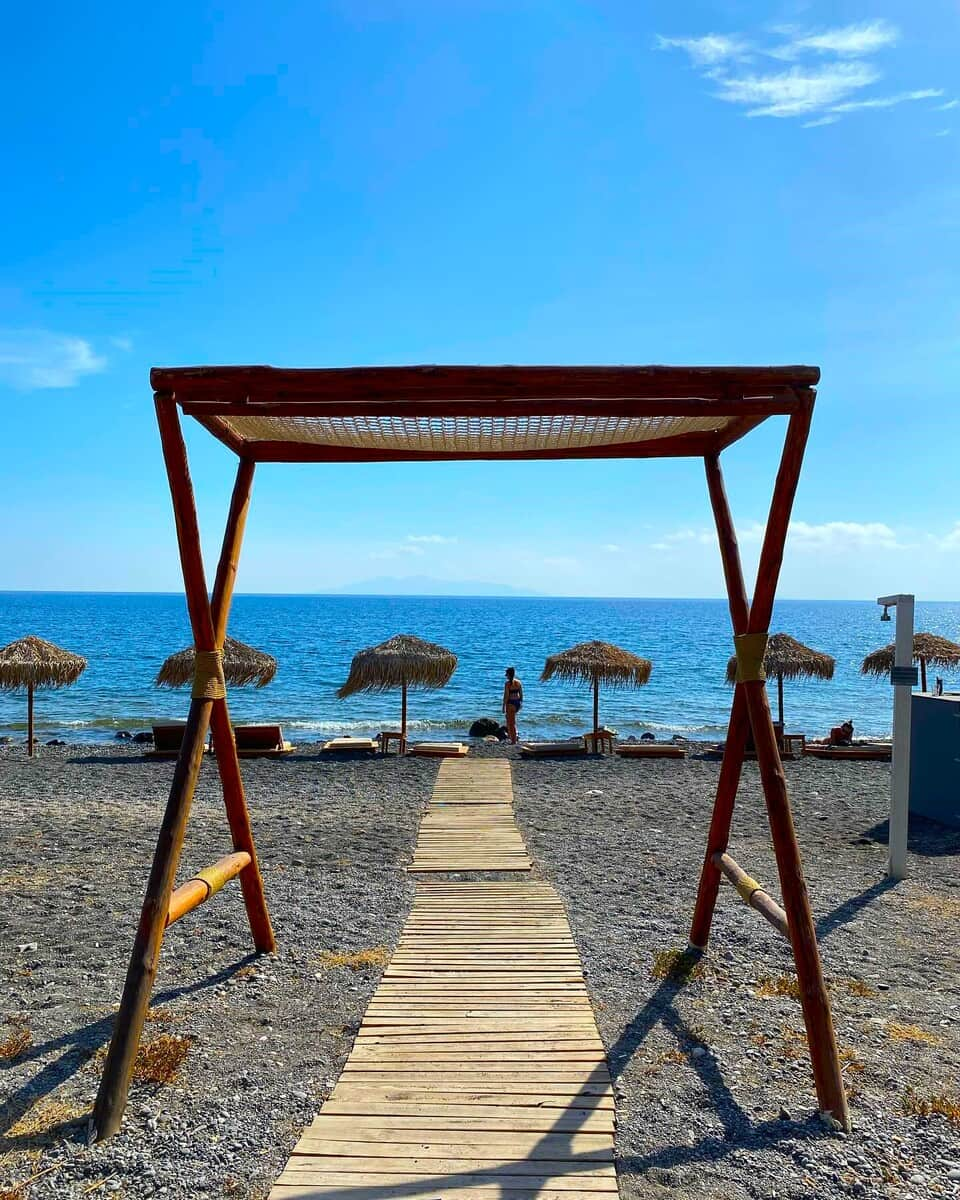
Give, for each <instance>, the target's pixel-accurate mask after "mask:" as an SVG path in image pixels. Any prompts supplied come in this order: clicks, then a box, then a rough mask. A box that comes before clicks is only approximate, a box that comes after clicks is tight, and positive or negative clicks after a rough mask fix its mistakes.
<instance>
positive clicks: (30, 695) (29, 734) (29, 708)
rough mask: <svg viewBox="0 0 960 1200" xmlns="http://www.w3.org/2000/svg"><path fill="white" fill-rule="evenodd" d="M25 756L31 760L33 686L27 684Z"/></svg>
mask: <svg viewBox="0 0 960 1200" xmlns="http://www.w3.org/2000/svg"><path fill="white" fill-rule="evenodd" d="M27 754H28V755H29V756H30V758H33V684H32V683H28V684H27Z"/></svg>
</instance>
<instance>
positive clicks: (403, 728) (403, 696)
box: [400, 680, 407, 754]
mask: <svg viewBox="0 0 960 1200" xmlns="http://www.w3.org/2000/svg"><path fill="white" fill-rule="evenodd" d="M406 750H407V681H406V680H404V681H403V683H402V684H401V685H400V753H401V754H405V753H406Z"/></svg>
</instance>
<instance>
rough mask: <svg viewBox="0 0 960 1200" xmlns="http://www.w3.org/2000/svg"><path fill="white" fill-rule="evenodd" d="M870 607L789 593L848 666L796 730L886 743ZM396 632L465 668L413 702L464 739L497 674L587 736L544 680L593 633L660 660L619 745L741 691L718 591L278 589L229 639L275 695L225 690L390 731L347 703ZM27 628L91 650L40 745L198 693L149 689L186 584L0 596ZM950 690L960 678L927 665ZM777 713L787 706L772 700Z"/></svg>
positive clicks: (574, 690)
mask: <svg viewBox="0 0 960 1200" xmlns="http://www.w3.org/2000/svg"><path fill="white" fill-rule="evenodd" d="M879 616H880V610H879V609H878V607H877V604H876V602H875V600H873V599H870V600H863V601H857V600H789V599H784V600H779V601H778V602H777V605H776V607H775V609H774V617H773V621H772V623H771V630H772V631H774V632H776V631H782V632H785V633H789V634H791V635H792V636H794V637H796V638H799V640H800V641H802V642H805V643H807V644H808V645H810V646H812V647H814V648H815V649H817V650H821V651H824V652H825V653H827V654H831V655H833V656H834V658H835V659H836V660H837V666H836V672H835V675H834V678H833V680H831V681H819V680H797V681H787V682H786V683H785V685H784V694H785V712H786V721H787V726H788V728H789V729H790V730H791V731H798V732H803V733H806V734H807V735H808V736H818V735H822V734H823V733H824V732H826V731H827V730H828V729H829V727H830V726H831V725H833V724H836V723H837V721H839V720H843V719H846V718H848V717H849V718H852V719H853V721H854V725H855V730H856V734H857V736H864V737H888V736H889V735H890V729H891V722H892V692H891V688H890V686H889V684H888V683H887V682H886V681H884V680H878V679H875V678H865V677H863V676H861V675H860V674H859V667H860V662H861V660H862V659H863V657H864V656H865V655H866V654H867V653H869V652H870V651H871V650H874V649H876V648H877V647H879V646H882V645H885V644H886V643H888V642H890V641H891V640H892V638H893V628H894V626H893V624H892V623H890V624H884V623H881V621H880V620H879ZM916 628H917V629H918V630H921V629H926V630H929V631H930V632H932V633H938V634H941V635H943V636H945V637H948V638H951V639H957V638H958V635H960V603H958V602H953V601H926V602H923V601H918V603H917V614H916ZM395 633H414V634H416V635H417V636H419V637H423V638H426V639H427V640H429V641H435V642H439V643H440V644H442V645H444V646H446V647H448V648H449V649H450V650H452V651H453V652H454V653H455V654H457V656H458V659H459V664H458V667H457V670H456V672H455V674H454V676H453V678H452V680H451V681H450V683H449V684H448V685H447V687H445V688H443V689H440V690H438V691H425V692H420V691H416V692H412V693H411V696H410V703H409V725H410V728H411V731H413V732H414V733H415V734H416V733H423V734H425V735H435V736H449V737H455V736H465V735H466V732H467V730H468V729H469V727H470V725H471V723H472V722H473V721H474V720H475V719H476V718H478V717H482V716H493V717H497V716H498V715H499V707H500V694H501V688H502V681H503V671H504V668H505V667H506V666H515V667H516V668H517V672H518V674H519V676H520V677H521V679H522V680H523V682H524V688H525V697H526V699H525V703H524V707H523V711H522V713H521V716H520V722H519V725H520V731H521V734H522V735H523V736H528V737H535V738H536V737H543V738H555V737H556V738H559V737H565V736H568V735H571V734H575V733H577V732H582V731H583V730H584V729H586V728H588V727H589V725H590V721H591V705H592V697H591V692H590V690H589V689H588V688H585V687H575V686H572V685H569V684H565V683H559V682H555V681H551V682H550V683H546V684H541V683H540V682H539V675H540V672H541V670H542V669H543V664H544V660H545V659H546V657H547V655H548V654H552V653H556V652H557V651H559V650H563V649H566V648H567V647H568V646H571V645H573V644H574V643H576V642H580V641H586V640H590V639H592V638H600V639H602V640H605V641H612V642H615V643H617V644H619V645H622V646H624V647H625V648H626V649H629V650H631V651H633V652H634V653H637V654H640V655H643V656H644V657H646V658H649V659H651V660H652V662H653V672H652V675H651V679H650V682H649V684H648V685H647V686H646V687H644V688H641V689H639V690H637V691H614V690H612V689H601V698H600V715H601V720H602V721H604V722H605V723H606V724H607V725H609V726H612V727H613V728H616V729H617V730H618V731H619V732H620V734H621V736H624V737H626V736H630V735H631V734H633V735H635V736H640V734H642V733H644V732H651V733H654V734H655V735H656V736H657V737H658V738H662V737H670V736H672V735H674V734H679V735H682V736H684V737H688V738H691V739H694V740H704V741H712V740H717V739H721V738H722V737H723V736H724V733H725V730H726V723H727V716H728V714H729V707H730V699H731V689H730V688H729V686H728V685H727V684H726V683H725V681H724V672H725V669H726V663H727V660H728V658H729V656H730V654H731V653H732V634H731V630H730V618H729V610H728V608H727V602H726V600H725V599H722V598H719V597H718V598H716V599H682V598H675V599H663V598H615V597H550V596H517V595H510V596H503V597H500V596H489V595H484V596H478V597H470V596H463V595H433V596H431V595H426V594H424V595H416V596H411V595H395V596H391V595H384V594H367V595H364V594H362V593H355V594H348V593H336V594H329V593H328V594H314V595H311V594H302V595H293V594H269V593H237V594H236V596H235V597H234V603H233V609H232V613H231V621H230V634H231V636H233V637H237V638H239V639H240V640H241V641H245V642H249V643H251V644H252V645H254V646H257V647H258V648H260V649H262V650H265V651H267V652H268V653H270V654H273V655H274V656H275V657H276V658H277V660H278V662H279V669H278V671H277V675H276V678H275V679H274V680H273V682H271V683H270V684H269V685H268V686H267V687H266V688H263V689H257V688H232V689H231V690H230V709H231V714H232V716H233V718H234V719H235V720H236V721H238V722H244V721H260V720H271V721H279V722H280V723H281V724H282V725H283V726H284V730H285V733H286V736H287V737H289V738H290V739H291V740H293V741H300V742H305V741H316V740H318V739H321V738H326V737H328V736H333V735H334V734H336V733H354V734H364V733H375V732H376V731H377V730H378V729H379V728H381V727H382V726H384V725H394V724H395V723H396V721H397V718H398V714H399V695H398V694H396V693H390V692H387V693H365V694H360V695H357V696H354V697H351V698H350V699H348V700H345V701H341V700H338V699H337V698H336V696H335V692H336V689H337V688H338V687H339V686H340V684H341V683H342V682H343V681H344V679H345V678H346V676H347V673H348V671H349V667H350V660H351V659H352V657H353V655H354V653H355V652H356V651H357V650H359V649H361V648H362V647H364V646H369V645H372V644H375V643H377V642H381V641H384V640H385V639H386V638H388V637H390V636H391V635H393V634H395ZM27 634H35V635H36V636H38V637H42V638H46V639H47V640H49V641H52V642H55V643H56V644H57V645H59V646H62V647H63V648H64V649H66V650H72V651H75V652H76V653H79V654H82V655H84V656H85V657H86V658H87V660H88V667H87V670H86V671H85V672H84V674H83V675H82V676H81V678H80V680H79V681H78V682H77V683H76V684H74V685H73V686H72V687H69V688H64V689H58V690H54V691H46V690H44V691H41V692H39V693H38V694H37V699H36V710H35V719H36V730H37V736H38V738H39V739H40V740H41V742H43V741H47V740H51V739H53V738H59V739H62V740H64V741H67V742H81V743H82V742H103V741H108V740H111V739H113V738H114V737H115V736H116V733H117V732H118V731H120V730H127V731H128V732H130V733H135V732H137V731H139V730H141V729H148V728H149V727H150V725H151V724H152V723H153V722H154V721H164V720H177V719H182V718H183V717H184V715H185V714H186V711H187V708H188V706H189V694H188V690H187V689H177V690H172V691H171V690H168V689H161V688H157V687H156V686H154V683H153V680H154V678H155V676H156V673H157V671H158V670H159V667H160V664H161V663H162V662H163V660H164V659H165V658H166V657H167V655H169V654H171V653H173V652H174V651H176V650H179V649H182V648H183V647H184V646H186V645H189V644H190V643H191V641H192V637H191V634H190V628H189V623H188V620H187V614H186V606H185V602H184V598H183V595H182V593H179V592H107V591H104V592H49V591H44V592H22V591H21V592H11V591H7V592H0V645H4V644H6V643H7V642H9V641H13V640H14V639H16V638H19V637H23V636H25V635H27ZM938 673H939V674H941V675H942V676H943V678H944V680H945V684H946V686H947V687H948V688H951V687H955V686H960V672H954V673H952V674H951V673H949V672H948V673H944V672H942V671H938V670H937V669H935V668H932V669H931V670H930V672H929V674H930V683H931V685H932V683H933V680H934V678H935V676H936V675H937V674H938ZM771 704H772V705H773V706H774V707H775V705H776V697H775V695H771ZM25 728H26V700H25V696H24V695H23V694H21V693H9V692H5V693H0V736H7V737H12V738H14V739H17V738H22V737H23V733H24V730H25Z"/></svg>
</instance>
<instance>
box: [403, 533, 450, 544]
mask: <svg viewBox="0 0 960 1200" xmlns="http://www.w3.org/2000/svg"><path fill="white" fill-rule="evenodd" d="M407 541H408V542H417V543H420V544H423V545H430V546H452V545H454V544H455V543H456V541H457V539H456V538H455V537H446V536H444V534H442V533H408V534H407Z"/></svg>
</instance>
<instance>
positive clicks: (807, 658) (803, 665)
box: [727, 633, 836, 727]
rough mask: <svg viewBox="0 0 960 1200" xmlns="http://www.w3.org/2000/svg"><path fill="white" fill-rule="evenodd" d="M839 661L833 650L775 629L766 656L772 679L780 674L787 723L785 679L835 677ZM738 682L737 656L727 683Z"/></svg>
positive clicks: (780, 704) (779, 693)
mask: <svg viewBox="0 0 960 1200" xmlns="http://www.w3.org/2000/svg"><path fill="white" fill-rule="evenodd" d="M835 666H836V663H835V661H834V660H833V659H832V658H831V657H830V655H829V654H823V653H821V652H820V651H819V650H811V649H810V647H809V646H805V645H804V644H803V642H798V641H797V639H796V638H792V637H791V636H790V634H789V633H771V634H770V637H769V638H768V639H767V650H766V653H765V654H764V656H763V669H764V671H765V672H766V676H767V678H768V679H770V678H772V677H773V676H774V675H775V676H776V677H777V715H778V720H779V722H780V725H781V727H782V726H783V681H784V680H785V679H832V678H833V668H834V667H835ZM736 682H737V656H736V655H734V656H733V657H732V658H731V659H730V661H729V662H728V663H727V683H736Z"/></svg>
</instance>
